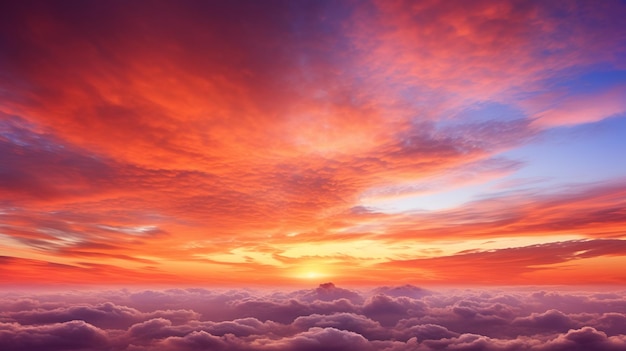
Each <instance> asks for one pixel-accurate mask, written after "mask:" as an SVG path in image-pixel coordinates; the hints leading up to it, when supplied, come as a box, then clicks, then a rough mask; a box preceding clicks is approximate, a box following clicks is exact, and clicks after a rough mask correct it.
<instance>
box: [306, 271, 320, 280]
mask: <svg viewBox="0 0 626 351" xmlns="http://www.w3.org/2000/svg"><path fill="white" fill-rule="evenodd" d="M322 276H323V274H320V273H318V272H314V271H309V272H306V273H305V274H304V278H306V279H317V278H321V277H322Z"/></svg>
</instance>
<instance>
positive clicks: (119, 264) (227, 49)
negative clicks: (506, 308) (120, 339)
mask: <svg viewBox="0 0 626 351" xmlns="http://www.w3.org/2000/svg"><path fill="white" fill-rule="evenodd" d="M625 18H626V2H624V1H617V0H616V1H612V0H606V1H453V0H451V1H401V0H394V1H387V0H381V1H375V0H372V1H356V0H355V1H330V0H329V1H147V0H145V1H144V0H138V1H122V0H113V1H89V0H88V1H72V0H70V1H28V0H26V1H2V2H1V4H0V284H2V285H5V286H6V285H11V286H17V285H32V284H36V285H45V286H59V285H74V284H79V285H82V284H86V285H95V284H111V285H163V286H173V285H177V286H180V285H184V286H211V285H213V286H235V287H245V286H279V285H310V286H317V284H319V283H322V282H327V281H332V282H334V283H335V284H338V285H339V284H340V285H342V286H359V285H360V286H374V285H380V284H387V283H388V282H390V281H392V282H394V284H416V285H420V286H428V285H490V286H491V285H542V284H557V285H580V284H584V285H624V284H626V269H624V267H626V156H625V155H626V25H625V24H624V23H625V22H624V19H625ZM528 313H530V312H528ZM16 318H17V317H16ZM142 318H143V317H142ZM146 318H147V317H146ZM16 320H17V319H16ZM142 320H143V319H142ZM581 323H582V322H581ZM522 324H523V323H522ZM605 337H606V335H605Z"/></svg>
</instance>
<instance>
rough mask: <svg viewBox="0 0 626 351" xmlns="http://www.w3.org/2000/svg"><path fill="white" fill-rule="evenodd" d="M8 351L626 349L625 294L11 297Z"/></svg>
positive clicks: (5, 296)
mask: <svg viewBox="0 0 626 351" xmlns="http://www.w3.org/2000/svg"><path fill="white" fill-rule="evenodd" d="M0 296H1V299H0V350H3V351H12V350H30V351H33V350H128V351H140V350H165V351H168V350H172V351H174V350H176V351H179V350H180V351H182V350H232V351H242V350H275V351H279V350H280V351H283V350H294V351H295V350H298V351H314V350H326V351H333V350H336V351H339V350H362V351H367V350H372V351H373V350H376V351H379V350H380V351H383V350H385V351H400V350H415V351H430V350H463V351H469V350H541V351H557V350H563V351H576V350H585V351H587V350H600V351H602V350H607V351H608V350H615V351H618V350H619V351H623V350H626V297H625V295H624V292H623V291H615V290H612V291H611V292H607V291H604V292H592V291H588V292H580V291H577V292H573V291H565V290H560V291H559V290H532V289H515V290H513V289H504V288H503V289H445V290H443V289H434V290H429V289H422V288H418V287H414V286H410V285H405V286H398V287H380V288H376V289H360V290H352V289H344V288H341V287H337V286H335V285H333V284H332V283H326V284H321V285H320V286H319V287H317V288H315V289H304V290H294V291H287V292H285V291H268V290H248V289H235V290H218V289H202V288H194V289H166V290H129V289H119V290H100V291H85V290H72V291H63V292H61V291H58V292H50V291H48V292H41V291H40V292H32V291H31V292H28V293H24V292H21V293H17V292H15V291H13V292H8V291H5V292H2V293H0Z"/></svg>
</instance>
